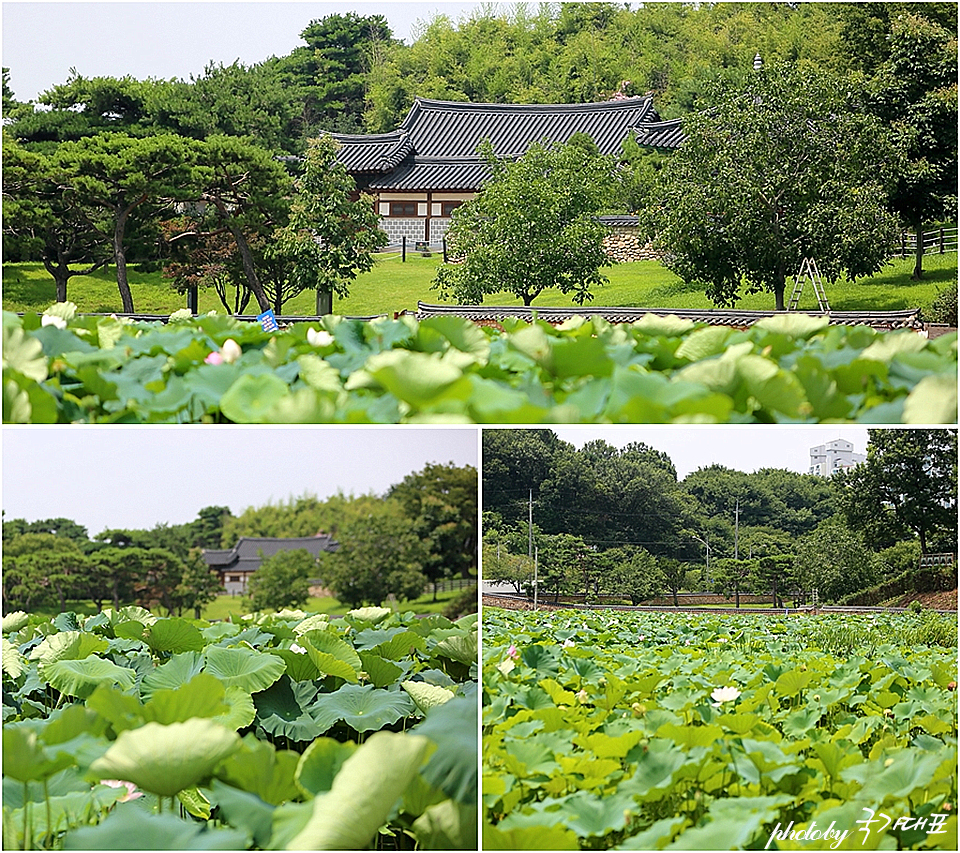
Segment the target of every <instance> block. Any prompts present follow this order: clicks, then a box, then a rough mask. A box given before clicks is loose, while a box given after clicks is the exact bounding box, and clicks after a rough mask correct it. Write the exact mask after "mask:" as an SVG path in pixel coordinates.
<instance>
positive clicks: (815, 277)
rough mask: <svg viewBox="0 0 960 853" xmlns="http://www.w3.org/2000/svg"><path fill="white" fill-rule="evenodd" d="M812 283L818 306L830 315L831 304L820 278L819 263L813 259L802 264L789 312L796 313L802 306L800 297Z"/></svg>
mask: <svg viewBox="0 0 960 853" xmlns="http://www.w3.org/2000/svg"><path fill="white" fill-rule="evenodd" d="M807 281H810V282H811V284H812V285H813V292H814V294H815V295H816V297H817V305H819V306H820V310H821V311H823V312H824V313H825V314H829V313H830V303H829V302H827V294H826V292H825V291H824V289H823V279H822V278H821V276H820V270H818V269H817V262H816V261H815V260H814V259H813V258H804V259H803V261H801V263H800V270H799V272H798V273H797V274H796V276H795V277H794V284H793V293H791V294H790V305H789V307H788V309H787V310H788V311H796V310H797V306H798V305H799V304H800V296H801V295H802V294H803V287H804V285H805V284H806V283H807Z"/></svg>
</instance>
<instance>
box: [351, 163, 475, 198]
mask: <svg viewBox="0 0 960 853" xmlns="http://www.w3.org/2000/svg"><path fill="white" fill-rule="evenodd" d="M489 179H490V167H489V166H487V164H486V163H484V162H483V160H481V159H480V158H479V157H462V158H444V157H435V158H420V157H416V158H410V159H408V160H405V161H404V162H402V163H400V164H399V165H398V166H397V167H396V168H395V169H393V170H392V171H391V172H388V173H387V174H385V175H377V177H375V178H373V179H372V180H370V181H369V182H368V183H367V188H368V189H371V190H397V189H403V190H407V191H410V192H418V191H422V190H433V189H437V188H441V187H442V188H443V189H445V190H477V189H479V188H480V187H482V186H483V185H484V184H485V183H486V182H487V181H488V180H489Z"/></svg>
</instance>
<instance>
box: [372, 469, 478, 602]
mask: <svg viewBox="0 0 960 853" xmlns="http://www.w3.org/2000/svg"><path fill="white" fill-rule="evenodd" d="M386 497H387V499H390V500H396V501H399V503H400V504H401V505H402V506H403V511H404V514H405V515H406V516H407V517H408V518H409V519H411V520H412V521H413V523H414V526H415V529H416V532H417V534H418V535H419V536H420V538H421V540H422V541H423V542H424V543H425V544H426V545H427V548H428V552H427V558H426V560H425V561H424V565H423V572H424V574H425V575H426V576H427V577H428V578H429V580H430V582H431V583H432V584H433V585H434V598H436V588H437V584H438V582H439V581H441V580H444V579H445V578H453V577H457V576H459V577H462V578H469V577H470V575H471V573H475V571H476V567H477V469H476V468H474V467H473V466H472V465H462V466H460V465H453V464H448V465H440V464H437V463H429V464H428V465H426V466H425V467H424V468H423V470H422V471H416V472H414V473H412V474H408V475H407V476H406V477H404V478H403V481H402V482H400V483H398V484H396V485H394V486H391V488H390V489H389V491H388V492H387V495H386Z"/></svg>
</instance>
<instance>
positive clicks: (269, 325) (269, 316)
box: [257, 308, 280, 332]
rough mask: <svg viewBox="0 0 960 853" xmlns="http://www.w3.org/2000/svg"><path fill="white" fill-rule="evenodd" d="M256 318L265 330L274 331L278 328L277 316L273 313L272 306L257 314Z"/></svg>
mask: <svg viewBox="0 0 960 853" xmlns="http://www.w3.org/2000/svg"><path fill="white" fill-rule="evenodd" d="M257 319H258V320H259V321H260V325H261V326H263V331H265V332H276V331H278V330H279V328H280V327H279V326H278V325H277V316H276V314H274V313H273V309H272V308H268V309H267V310H266V311H264V312H263V313H262V314H257Z"/></svg>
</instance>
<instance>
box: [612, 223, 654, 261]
mask: <svg viewBox="0 0 960 853" xmlns="http://www.w3.org/2000/svg"><path fill="white" fill-rule="evenodd" d="M603 249H604V251H605V252H606V253H607V257H608V258H610V260H612V261H613V262H614V263H618V264H625V263H629V262H630V261H655V260H658V258H659V255H658V254H657V252H655V251H654V250H653V249H652V248H651V247H650V246H649V244H641V242H640V229H639V228H631V227H630V226H626V225H617V226H614V227H611V228H609V229H608V233H607V236H606V237H604V238H603Z"/></svg>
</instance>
